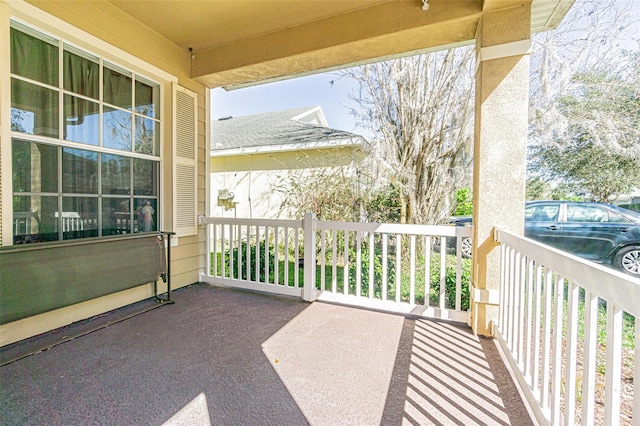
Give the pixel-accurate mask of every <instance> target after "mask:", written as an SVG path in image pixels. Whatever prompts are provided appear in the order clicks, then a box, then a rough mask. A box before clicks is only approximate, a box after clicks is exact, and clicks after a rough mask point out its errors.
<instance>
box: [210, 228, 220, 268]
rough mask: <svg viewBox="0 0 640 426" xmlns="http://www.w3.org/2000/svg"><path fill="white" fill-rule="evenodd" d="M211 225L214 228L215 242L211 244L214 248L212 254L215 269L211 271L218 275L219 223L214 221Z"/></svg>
mask: <svg viewBox="0 0 640 426" xmlns="http://www.w3.org/2000/svg"><path fill="white" fill-rule="evenodd" d="M211 227H212V228H213V230H212V232H213V243H212V244H211V247H212V248H213V254H212V256H211V257H212V258H213V269H212V270H211V271H209V273H210V274H211V275H213V276H214V277H215V276H218V225H217V224H215V223H214V224H213V225H212V226H211Z"/></svg>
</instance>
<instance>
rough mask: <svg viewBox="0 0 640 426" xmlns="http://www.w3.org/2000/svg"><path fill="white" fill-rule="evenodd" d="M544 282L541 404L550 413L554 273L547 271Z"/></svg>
mask: <svg viewBox="0 0 640 426" xmlns="http://www.w3.org/2000/svg"><path fill="white" fill-rule="evenodd" d="M545 272H546V274H545V280H544V311H543V317H544V343H543V345H542V386H541V388H540V402H541V405H542V409H543V411H545V412H547V413H548V412H549V410H550V407H549V385H550V373H549V371H550V369H551V299H552V297H551V296H552V294H553V293H552V292H553V285H552V284H551V283H552V280H553V272H552V271H551V270H546V271H545Z"/></svg>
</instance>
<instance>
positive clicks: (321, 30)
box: [108, 0, 574, 87]
mask: <svg viewBox="0 0 640 426" xmlns="http://www.w3.org/2000/svg"><path fill="white" fill-rule="evenodd" d="M526 1H527V0H524V2H525V3H526ZM573 1H574V0H533V1H532V3H531V4H532V12H531V30H532V32H538V31H544V30H546V29H550V28H554V27H555V26H556V25H557V24H558V23H559V22H560V20H561V19H562V18H563V17H564V15H565V14H566V12H567V11H568V9H569V8H570V7H571V5H572V4H573ZM108 2H109V3H110V4H111V5H112V6H114V7H116V8H118V9H120V10H121V11H122V12H124V13H126V14H128V15H129V16H131V17H132V18H133V19H135V20H137V21H139V22H140V23H141V24H143V25H144V26H146V27H148V28H150V29H151V30H153V31H155V32H156V33H157V34H159V35H161V36H162V37H164V38H165V39H167V40H169V41H170V42H172V43H173V44H175V45H177V46H179V47H180V48H181V49H183V50H185V51H187V50H189V49H190V48H191V49H192V50H193V52H194V56H193V60H192V64H191V70H192V77H193V78H194V79H195V80H197V81H200V82H201V83H203V84H205V85H207V86H208V87H217V86H234V85H242V84H253V83H256V82H264V81H269V80H274V79H280V78H285V77H286V76H288V75H289V76H290V75H305V74H309V73H313V72H320V71H327V70H330V69H335V68H340V67H344V66H350V65H355V64H359V63H365V62H371V61H374V60H380V59H387V58H390V57H394V56H402V55H406V54H412V53H418V52H423V51H429V50H437V49H443V48H448V47H453V46H459V45H463V44H470V43H473V41H474V38H475V33H476V28H477V25H478V22H479V20H480V18H481V16H482V14H483V13H485V12H488V11H495V10H499V9H505V8H510V7H521V6H522V4H523V1H522V0H518V1H515V0H455V1H452V0H429V9H428V10H426V11H423V10H422V7H421V6H422V2H421V0H400V1H398V0H342V1H327V0H291V1H285V0H253V1H250V0H209V1H200V0H139V1H130V0H108Z"/></svg>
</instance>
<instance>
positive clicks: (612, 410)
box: [604, 303, 637, 426]
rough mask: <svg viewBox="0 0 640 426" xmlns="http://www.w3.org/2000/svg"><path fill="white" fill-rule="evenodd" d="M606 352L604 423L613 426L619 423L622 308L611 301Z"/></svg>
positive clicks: (608, 308) (609, 304) (608, 305)
mask: <svg viewBox="0 0 640 426" xmlns="http://www.w3.org/2000/svg"><path fill="white" fill-rule="evenodd" d="M606 352H607V354H606V364H605V365H606V370H605V373H604V424H605V426H613V425H619V424H620V377H621V374H622V310H621V309H620V308H619V307H617V306H615V305H614V304H613V303H607V349H606ZM636 362H637V361H636ZM634 414H635V413H634Z"/></svg>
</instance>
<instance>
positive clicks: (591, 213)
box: [567, 205, 627, 223]
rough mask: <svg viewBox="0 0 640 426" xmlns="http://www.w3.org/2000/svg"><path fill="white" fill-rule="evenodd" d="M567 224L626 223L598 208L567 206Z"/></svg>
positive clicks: (622, 218)
mask: <svg viewBox="0 0 640 426" xmlns="http://www.w3.org/2000/svg"><path fill="white" fill-rule="evenodd" d="M567 222H588V223H594V222H598V223H600V222H614V223H618V222H627V220H626V219H625V218H624V217H622V216H621V215H618V214H617V213H615V212H612V211H609V210H608V209H606V208H604V207H599V206H582V205H568V206H567Z"/></svg>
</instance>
